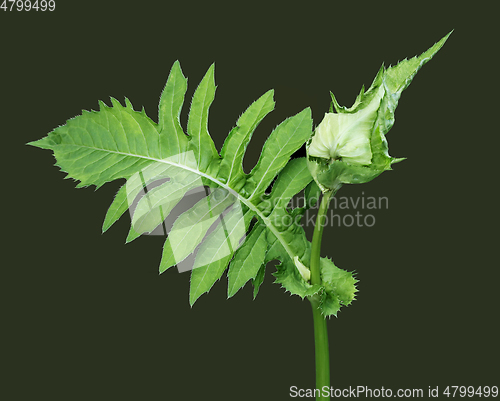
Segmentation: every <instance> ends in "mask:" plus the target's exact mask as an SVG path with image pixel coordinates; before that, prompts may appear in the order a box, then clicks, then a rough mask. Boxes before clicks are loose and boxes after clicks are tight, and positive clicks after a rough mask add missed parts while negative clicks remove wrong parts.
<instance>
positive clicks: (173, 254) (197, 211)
mask: <svg viewBox="0 0 500 401" xmlns="http://www.w3.org/2000/svg"><path fill="white" fill-rule="evenodd" d="M235 202H236V199H235V197H234V196H233V195H232V194H231V193H230V192H229V191H227V190H225V189H221V188H216V189H215V190H214V191H213V192H211V193H210V195H209V196H207V197H205V198H203V199H201V200H200V201H198V202H197V203H196V204H195V205H194V206H193V207H192V208H191V209H189V210H187V211H186V212H184V213H183V214H181V215H180V216H179V217H178V218H177V220H176V221H175V223H174V225H173V227H172V229H171V230H170V232H169V234H168V238H167V240H166V241H165V245H164V248H163V257H162V260H161V264H160V273H163V272H164V271H165V270H166V269H168V268H169V267H172V266H174V265H176V264H177V263H179V262H182V261H183V260H184V259H185V258H186V257H188V256H189V255H190V254H191V253H192V252H193V251H194V250H195V249H196V247H197V246H198V245H199V244H200V243H201V241H202V240H203V238H204V236H205V235H206V233H207V232H208V230H209V228H210V227H211V226H212V225H213V224H214V223H215V222H216V221H217V220H218V219H220V218H221V214H222V213H223V212H224V211H225V210H226V209H227V208H228V207H230V206H231V205H233V204H234V203H235Z"/></svg>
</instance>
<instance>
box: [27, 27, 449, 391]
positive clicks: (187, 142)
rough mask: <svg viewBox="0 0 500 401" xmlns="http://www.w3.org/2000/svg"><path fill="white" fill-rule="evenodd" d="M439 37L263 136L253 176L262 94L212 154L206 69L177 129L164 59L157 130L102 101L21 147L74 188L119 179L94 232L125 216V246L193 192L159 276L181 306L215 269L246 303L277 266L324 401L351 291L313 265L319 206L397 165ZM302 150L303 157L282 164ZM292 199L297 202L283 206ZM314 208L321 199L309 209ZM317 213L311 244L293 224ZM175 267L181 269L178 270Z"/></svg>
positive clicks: (267, 106) (343, 275) (178, 101)
mask: <svg viewBox="0 0 500 401" xmlns="http://www.w3.org/2000/svg"><path fill="white" fill-rule="evenodd" d="M449 35H450V34H448V35H447V36H445V37H444V38H443V39H441V40H440V41H439V42H437V43H436V44H435V45H434V46H432V47H431V48H430V49H429V50H427V51H426V52H424V53H423V54H422V55H420V56H419V57H414V58H412V59H409V60H406V59H405V60H403V61H402V62H400V63H398V64H397V65H396V66H393V67H389V68H385V67H384V66H383V65H382V67H381V68H380V70H379V72H378V74H377V75H376V77H375V79H374V81H373V83H372V84H371V86H370V88H369V89H368V90H367V91H366V92H365V91H364V88H362V89H361V92H360V94H359V95H358V97H357V98H356V101H355V102H354V104H353V106H352V107H350V108H346V107H343V106H340V105H339V104H338V102H337V101H336V99H335V97H334V96H333V94H331V97H332V103H331V106H330V111H329V112H328V113H326V114H325V116H324V118H323V120H322V121H321V123H320V124H319V125H318V126H317V127H316V128H315V129H314V131H313V122H312V118H311V110H310V109H309V108H306V109H304V110H302V111H301V112H299V113H298V114H296V115H294V116H292V117H290V118H287V119H286V120H285V121H283V122H282V123H281V124H279V125H278V126H277V127H276V128H275V129H274V130H273V131H272V132H271V134H270V135H269V137H268V139H267V141H266V143H265V144H264V147H263V149H262V153H261V155H260V158H259V160H258V162H257V164H256V165H255V167H254V168H253V169H252V170H251V171H250V172H249V173H248V174H247V173H245V172H244V170H243V166H242V162H243V158H244V155H245V151H246V148H247V144H248V143H249V141H250V139H251V137H252V135H253V133H254V131H255V129H256V127H257V126H258V125H259V123H260V122H261V121H262V119H263V118H264V117H265V116H266V115H267V114H268V113H270V112H271V111H272V110H273V109H274V105H275V103H274V100H273V91H272V90H270V91H268V92H266V93H264V94H263V95H262V96H261V97H260V98H259V99H257V100H256V101H255V102H253V103H252V104H251V105H250V106H249V107H248V108H247V109H246V111H245V112H244V113H243V114H242V115H241V116H240V117H239V119H238V121H237V123H236V126H235V127H234V128H233V129H232V130H231V131H230V132H229V134H228V136H227V138H226V140H225V142H224V144H223V146H222V149H221V151H220V152H218V150H217V149H216V147H215V145H214V142H213V141H212V139H211V137H210V135H209V132H208V115H209V108H210V105H211V104H212V101H213V99H214V96H215V80H214V66H213V65H212V66H211V67H210V68H209V69H208V71H207V73H206V75H205V76H204V78H203V79H202V81H201V83H200V84H199V86H198V87H197V89H196V91H195V93H194V95H193V99H192V102H191V107H190V111H189V116H188V123H187V130H186V132H185V131H184V129H183V128H182V126H181V124H180V121H179V115H180V112H181V109H182V106H183V103H184V97H185V93H186V89H187V79H186V78H185V77H184V75H183V73H182V70H181V67H180V63H179V62H175V63H174V65H173V66H172V69H171V71H170V74H169V76H168V80H167V83H166V85H165V88H164V90H163V92H162V94H161V97H160V103H159V108H158V122H155V121H153V120H152V119H150V118H149V117H148V116H147V115H146V113H145V111H144V109H143V110H141V111H137V110H134V108H133V106H132V104H131V102H130V101H129V100H128V99H125V104H121V103H120V102H119V101H118V100H116V99H114V98H111V106H108V105H106V104H104V103H103V102H99V104H100V109H99V110H98V111H90V112H89V111H83V112H82V115H79V116H77V117H74V118H72V119H70V120H68V121H67V122H66V124H65V125H62V126H60V127H57V128H56V129H54V130H53V131H52V132H50V133H49V134H48V135H47V136H46V137H44V138H42V139H40V140H37V141H34V142H30V143H29V144H30V145H33V146H36V147H39V148H43V149H50V150H52V151H53V153H54V156H55V158H56V161H57V162H56V165H57V166H59V167H60V169H61V170H62V171H63V172H65V173H67V177H69V178H72V179H74V180H77V181H79V183H78V185H77V187H87V186H90V185H95V186H96V188H99V187H101V186H102V185H104V184H105V183H107V182H110V181H114V180H117V179H125V183H124V184H123V186H122V187H121V188H120V190H119V191H118V193H117V194H116V196H115V198H114V200H113V202H112V203H111V206H110V207H109V209H108V212H107V214H106V217H105V219H104V224H103V228H102V230H103V232H104V231H106V230H108V229H109V228H110V227H111V225H113V224H114V223H115V222H116V221H117V220H118V219H119V218H120V217H121V216H122V215H123V214H124V213H125V212H126V211H127V210H130V213H131V226H130V230H129V233H128V236H127V240H126V241H127V242H130V241H133V240H134V239H136V238H137V237H139V236H140V235H142V234H147V233H152V232H153V231H154V230H155V229H157V228H158V227H161V226H162V225H164V224H165V223H164V222H165V219H166V218H167V216H169V214H170V213H171V212H172V211H173V209H174V208H178V206H179V205H182V204H183V200H184V199H185V198H186V196H187V195H188V194H190V193H192V192H193V191H196V190H200V189H201V191H202V194H204V196H202V197H201V198H200V200H198V201H197V202H196V203H195V204H194V205H193V206H192V207H189V208H187V210H185V211H183V212H182V213H181V214H179V215H178V216H174V217H175V222H174V223H173V226H172V227H171V228H170V229H169V232H168V236H167V237H166V239H165V243H164V246H163V253H162V259H161V263H160V266H159V271H160V273H163V272H164V271H166V270H167V269H169V268H171V267H173V266H177V267H178V268H179V270H180V271H181V270H182V271H186V270H189V271H191V281H190V291H189V302H190V304H191V305H193V304H194V303H195V302H196V301H197V300H198V298H199V297H200V296H201V295H203V294H204V293H207V292H209V290H210V289H211V288H212V286H213V285H214V284H215V283H216V282H217V281H218V280H219V279H220V278H221V276H222V275H223V274H224V272H226V270H227V277H228V291H227V294H228V297H232V296H234V295H235V294H236V293H237V292H238V291H239V289H241V288H242V287H243V286H244V285H245V284H246V283H247V282H249V281H250V282H251V283H252V285H253V294H254V298H255V297H256V296H257V294H258V292H259V288H260V286H261V284H262V282H263V280H264V276H265V269H266V266H267V265H268V262H270V261H273V260H277V261H278V264H277V265H276V271H275V272H274V273H273V275H274V277H275V279H276V280H275V282H276V283H278V284H280V285H281V286H282V287H283V288H284V289H285V290H286V291H288V292H290V293H291V294H293V295H297V296H299V297H301V298H307V299H308V300H309V301H310V303H311V305H312V311H313V319H314V338H315V353H316V390H317V391H315V395H316V397H317V399H321V400H327V399H329V391H328V389H329V388H330V371H329V351H328V334H327V318H329V317H331V316H332V315H333V316H336V315H337V313H338V311H339V310H340V308H341V307H342V306H347V305H350V304H351V302H352V301H353V300H354V299H355V294H356V292H357V289H356V283H357V279H356V278H355V277H354V275H353V273H352V272H350V271H347V270H343V269H340V268H339V267H337V266H336V265H335V264H334V263H333V261H332V260H331V259H330V258H328V257H321V237H322V233H323V229H324V220H325V214H326V212H327V210H328V206H329V202H330V200H331V198H332V197H333V196H334V195H335V193H336V192H337V191H338V190H339V189H340V188H341V187H342V185H344V184H361V183H365V182H368V181H371V180H372V179H374V178H375V177H377V176H378V175H380V174H381V173H382V172H384V171H385V170H391V166H392V164H394V163H397V162H399V161H401V160H403V159H396V158H393V157H391V156H389V153H388V144H387V140H386V137H385V136H386V134H387V132H388V131H389V130H390V128H391V127H392V125H393V124H394V112H395V109H396V106H397V104H398V101H399V98H400V96H401V92H402V91H403V90H404V89H406V88H407V87H408V85H409V84H410V82H411V81H412V79H413V77H414V76H415V74H416V73H417V71H418V70H419V69H420V68H421V67H422V66H423V65H424V64H425V63H426V62H427V61H429V60H430V59H431V58H432V57H433V56H434V54H435V53H436V52H437V51H438V50H439V49H440V48H441V47H442V46H443V44H444V43H445V41H446V40H447V38H448V36H449ZM304 145H305V146H306V150H307V157H305V158H295V159H292V158H291V156H292V155H293V154H294V153H295V152H296V151H297V150H298V149H299V148H301V147H302V146H304ZM301 191H304V197H305V200H306V202H305V204H304V205H303V206H302V207H295V208H292V207H290V201H291V199H292V198H293V197H294V196H296V195H297V194H298V193H299V192H301ZM319 199H321V201H319ZM318 204H319V208H318V211H317V217H316V224H315V227H314V233H313V237H312V242H311V241H309V240H308V239H307V237H306V234H305V231H304V229H303V227H302V226H301V223H300V222H301V218H302V216H303V215H304V214H305V212H306V210H307V209H310V208H312V207H315V206H316V205H318ZM181 266H182V268H181Z"/></svg>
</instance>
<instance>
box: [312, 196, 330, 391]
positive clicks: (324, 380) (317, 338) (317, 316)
mask: <svg viewBox="0 0 500 401" xmlns="http://www.w3.org/2000/svg"><path fill="white" fill-rule="evenodd" d="M333 194H334V192H333V191H330V192H327V193H325V194H324V195H323V198H322V199H321V204H320V206H319V210H318V215H317V216H316V224H315V226H314V233H313V239H312V247H311V261H310V264H309V267H310V269H311V284H321V272H320V256H321V238H322V237H323V228H324V226H325V217H326V216H325V215H326V212H327V211H328V205H329V204H330V199H331V197H332V195H333ZM309 301H310V302H311V306H312V312H313V321H314V347H315V358H316V389H318V390H319V395H317V396H316V400H329V399H330V397H329V396H326V397H325V396H323V391H322V389H323V388H324V387H325V386H326V388H328V389H329V388H330V352H329V348H328V331H327V327H326V319H325V317H324V316H323V315H322V314H321V309H320V308H319V302H320V300H319V296H318V295H314V296H312V297H309Z"/></svg>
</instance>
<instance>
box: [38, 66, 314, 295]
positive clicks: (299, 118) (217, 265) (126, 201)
mask: <svg viewBox="0 0 500 401" xmlns="http://www.w3.org/2000/svg"><path fill="white" fill-rule="evenodd" d="M186 88H187V79H186V78H185V77H184V75H183V74H182V71H181V68H180V64H179V63H178V62H176V63H174V65H173V67H172V69H171V71H170V74H169V77H168V80H167V83H166V85H165V88H164V90H163V92H162V95H161V98H160V104H159V108H158V124H156V123H155V122H153V121H152V120H151V119H149V118H148V117H147V116H146V114H145V112H144V110H142V111H135V110H134V109H133V107H132V105H131V103H130V101H129V100H128V99H126V100H125V103H126V104H125V106H123V105H121V104H120V103H119V102H118V101H116V100H115V99H112V100H111V102H112V107H108V106H106V105H104V104H103V103H102V102H101V103H100V106H101V107H100V110H99V111H92V112H86V111H84V112H83V114H82V115H81V116H77V117H75V118H73V119H71V120H69V121H68V122H67V124H66V125H64V126H62V127H58V128H57V129H55V130H54V131H53V132H51V133H49V135H48V136H47V137H46V138H43V139H41V140H39V141H36V142H32V143H30V144H31V145H34V146H38V147H41V148H44V149H50V150H52V151H53V152H54V155H55V157H56V159H57V165H58V166H59V167H60V168H61V170H63V171H65V172H67V173H68V177H71V178H73V179H75V180H77V181H80V183H79V184H78V186H79V187H81V186H88V185H96V186H97V187H99V186H101V185H103V184H104V183H106V182H109V181H112V180H115V179H119V178H125V179H126V180H127V184H126V185H125V186H123V187H122V188H121V189H120V190H119V191H118V193H117V195H116V196H115V198H114V200H113V202H112V204H111V206H110V208H109V210H108V213H107V214H106V218H105V221H104V224H103V231H106V230H107V229H109V227H110V226H111V225H112V224H113V223H114V222H115V221H117V219H118V218H119V217H120V216H121V215H122V214H123V213H124V212H125V211H126V208H127V207H129V208H130V207H131V206H132V205H134V206H135V205H136V206H135V209H134V210H133V215H132V226H131V229H130V232H129V236H128V237H127V241H131V240H133V239H134V238H137V236H138V235H140V234H142V233H147V232H152V231H153V230H154V228H155V227H157V226H158V225H160V224H162V222H163V220H164V219H165V218H166V217H167V215H168V214H169V213H170V211H171V210H173V209H174V207H175V206H176V205H177V204H179V203H180V202H181V201H182V199H183V195H184V194H186V193H187V191H188V190H190V189H192V188H193V187H194V186H195V185H204V186H208V187H210V188H211V190H212V191H217V190H221V191H226V192H227V193H229V194H230V195H231V196H232V197H233V198H234V202H232V203H233V205H232V209H231V211H229V212H228V213H227V214H226V215H224V216H225V217H224V218H222V219H221V221H220V222H219V220H217V219H216V218H215V216H219V217H221V216H223V214H221V210H215V208H214V204H213V203H211V200H210V201H206V202H205V205H208V203H210V206H207V207H205V208H204V211H205V214H204V216H205V217H206V216H207V213H208V216H210V217H208V218H205V217H202V218H200V219H198V220H197V221H195V220H196V219H194V220H193V219H191V218H189V219H188V218H187V217H186V216H188V213H189V212H186V214H183V215H181V216H183V217H180V220H178V222H177V221H176V223H174V227H175V230H173V232H172V236H171V237H170V238H169V239H167V240H166V242H165V246H164V252H163V258H162V263H161V268H160V271H164V270H165V269H166V268H168V267H169V266H171V265H172V263H173V260H175V263H178V262H179V259H183V258H184V256H185V254H187V253H189V251H192V250H194V249H195V248H196V249H198V252H197V253H196V257H195V259H194V266H193V272H192V283H191V290H190V302H191V304H192V303H194V302H195V300H196V299H197V298H198V297H199V296H200V295H201V294H202V293H204V292H207V291H208V290H209V289H210V288H211V286H212V285H213V283H214V282H215V281H217V280H218V279H219V278H220V276H221V274H222V273H223V272H224V270H225V269H226V267H227V265H228V263H229V261H230V260H231V258H232V257H233V255H234V253H235V252H236V251H237V249H238V247H239V246H240V239H241V238H242V237H244V236H245V233H246V230H247V229H248V226H249V222H250V220H251V219H252V218H256V219H257V220H258V221H259V224H262V225H263V227H265V230H263V231H265V232H266V235H265V237H266V238H267V232H268V231H270V232H272V235H273V236H274V238H275V241H276V243H277V244H281V248H282V249H280V255H281V256H282V255H283V254H285V255H286V257H287V258H288V259H289V260H291V261H293V260H294V259H296V258H298V259H296V260H302V261H305V259H306V258H307V257H308V256H307V252H309V250H308V247H307V246H306V248H304V243H305V242H304V241H305V236H304V233H303V229H302V228H301V227H298V226H297V225H296V224H293V225H292V226H290V227H289V226H288V225H287V223H285V222H282V221H279V222H277V223H276V225H274V223H273V221H272V219H274V218H283V217H286V216H287V215H289V216H290V217H292V218H293V217H295V215H293V213H294V212H292V213H291V214H289V212H288V211H287V210H286V207H287V205H286V203H287V202H288V200H289V199H290V198H291V196H293V195H294V194H295V193H297V192H298V191H300V190H302V189H303V187H304V186H306V185H307V184H308V183H309V181H310V180H311V177H310V176H308V175H307V171H306V170H305V168H304V163H305V162H304V160H303V159H302V160H300V161H294V162H292V163H291V165H290V169H293V170H286V169H285V170H283V168H284V167H285V166H286V164H287V163H288V161H289V160H290V156H291V155H292V154H293V153H294V152H295V151H296V150H297V149H298V148H300V146H302V145H303V144H304V142H305V141H306V140H307V139H308V138H309V137H310V135H311V127H312V119H311V112H310V110H309V109H305V110H303V111H302V112H300V113H298V114H297V115H295V116H292V117H290V118H288V119H286V120H285V121H284V122H282V123H281V124H279V125H278V127H276V129H275V130H274V131H273V132H272V133H271V136H270V137H269V138H268V140H267V141H266V143H265V145H264V148H263V152H262V155H261V156H260V158H259V161H258V163H257V165H256V166H255V167H254V168H253V169H252V171H251V172H250V174H245V173H244V172H243V169H242V161H243V158H244V153H245V149H246V146H247V144H248V141H249V140H250V138H251V136H252V133H253V132H254V130H255V128H256V127H257V125H258V124H259V122H260V121H261V120H262V119H263V118H264V117H265V116H266V115H267V114H268V113H269V112H270V111H271V110H272V109H273V108H274V100H273V91H269V92H266V93H265V94H264V95H263V96H261V97H260V98H259V99H258V100H257V101H255V102H254V103H253V104H252V105H251V106H250V107H249V108H248V109H247V110H246V111H245V112H244V113H243V114H242V116H241V117H240V118H239V119H238V122H237V126H236V127H235V128H234V129H233V130H232V131H231V133H230V135H229V136H228V138H227V140H226V141H225V143H224V147H223V150H222V156H219V155H218V154H217V151H216V149H215V146H214V145H213V141H212V139H211V138H210V135H209V133H208V128H207V123H208V113H209V108H210V105H211V103H212V101H213V98H214V93H215V83H214V68H213V66H212V67H210V69H209V70H208V72H207V74H206V75H205V77H204V78H203V80H202V82H201V83H200V85H199V86H198V88H197V90H196V92H195V94H194V96H193V101H192V103H191V109H190V113H189V116H188V128H187V133H188V135H186V134H185V133H184V130H183V129H182V127H181V124H180V122H179V115H180V112H181V108H182V105H183V103H184V96H185V93H186ZM282 170H283V171H284V172H283V173H282V175H281V178H278V179H277V181H276V189H275V190H274V191H272V192H271V194H265V191H266V190H267V188H268V186H269V185H270V183H271V182H272V181H273V180H274V179H275V177H276V175H277V174H278V173H280V172H281V171H282ZM192 177H196V179H194V178H192ZM151 186H155V187H154V188H151ZM273 193H274V195H273ZM278 198H279V199H278ZM264 199H271V200H272V201H273V202H275V201H276V202H275V203H274V204H273V207H272V208H268V207H267V206H266V205H263V204H262V202H263V200H264ZM201 205H203V203H199V204H197V206H196V205H195V207H194V209H193V210H192V214H191V216H195V215H197V216H198V217H199V216H201V215H200V214H197V213H198V212H199V211H200V210H201V209H203V207H202V206H201ZM221 207H222V206H221ZM238 208H239V209H240V210H241V211H244V213H243V216H244V217H243V218H241V217H240V218H236V217H234V213H235V211H236V210H238ZM198 209H200V210H198ZM224 213H225V212H224ZM202 215H203V213H202ZM214 220H215V221H214ZM228 222H230V223H231V224H230V225H228ZM181 226H183V228H181ZM208 226H211V228H210V229H208V230H207V227H208ZM214 227H215V228H214ZM212 228H214V230H213V231H212V232H210V230H211V229H212ZM183 230H184V231H183ZM195 233H196V235H195ZM185 236H189V240H190V241H191V243H190V244H189V245H188V246H186V244H187V243H188V242H189V241H184V240H181V239H179V238H180V237H185ZM201 237H204V238H203V239H202V240H201V243H200V238H201ZM175 238H177V239H176V241H174V242H175V244H173V243H172V242H173V239H175ZM260 238H263V237H260ZM262 243H263V242H262V239H260V240H259V241H258V244H259V248H260V245H262ZM276 246H277V245H276ZM174 248H175V249H174ZM177 248H179V249H180V248H183V250H182V252H181V256H180V257H174V258H173V259H172V253H173V252H177V251H176V249H177ZM241 252H242V253H241V255H243V250H242V251H241ZM261 256H262V255H260V256H259V258H257V259H258V260H259V261H260V260H261V259H262V257H261ZM257 259H256V260H257ZM249 263H250V262H248V263H245V264H244V268H243V271H245V272H246V271H247V270H251V269H249V268H250V264H249ZM255 263H258V262H255ZM285 263H287V262H285ZM261 265H262V263H260V262H259V264H258V266H253V267H252V269H255V270H254V272H255V274H254V273H252V274H250V275H249V276H248V277H249V278H250V279H255V277H256V276H257V273H258V270H259V269H260V268H261ZM245 274H247V275H248V273H245ZM241 277H245V275H242V276H241ZM238 280H240V279H238ZM238 280H235V283H236V282H237V281H238ZM235 285H236V286H237V285H238V284H235Z"/></svg>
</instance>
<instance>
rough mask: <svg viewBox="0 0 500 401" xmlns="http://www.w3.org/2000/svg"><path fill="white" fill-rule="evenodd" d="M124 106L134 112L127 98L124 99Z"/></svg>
mask: <svg viewBox="0 0 500 401" xmlns="http://www.w3.org/2000/svg"><path fill="white" fill-rule="evenodd" d="M125 105H126V107H128V108H129V109H130V110H134V106H132V102H131V101H130V100H129V99H128V97H126V98H125Z"/></svg>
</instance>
